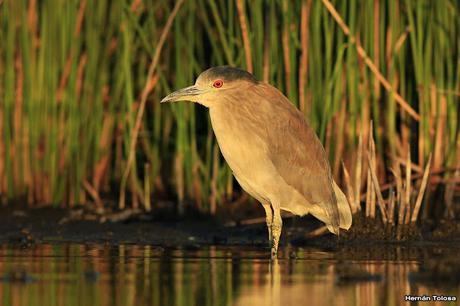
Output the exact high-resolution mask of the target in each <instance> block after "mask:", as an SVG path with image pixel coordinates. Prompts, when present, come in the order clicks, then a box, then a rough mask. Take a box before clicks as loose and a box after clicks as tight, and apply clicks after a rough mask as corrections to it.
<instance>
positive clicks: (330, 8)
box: [321, 0, 420, 121]
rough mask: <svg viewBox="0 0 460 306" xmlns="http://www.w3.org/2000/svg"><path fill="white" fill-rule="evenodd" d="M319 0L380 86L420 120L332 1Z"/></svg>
mask: <svg viewBox="0 0 460 306" xmlns="http://www.w3.org/2000/svg"><path fill="white" fill-rule="evenodd" d="M321 1H322V2H323V4H324V6H325V7H326V8H327V10H328V11H329V12H330V13H331V15H332V17H333V18H334V19H335V21H336V22H337V23H338V25H339V26H340V27H341V28H342V31H343V32H344V33H345V35H346V36H348V37H350V41H351V42H352V43H354V44H355V46H356V51H357V52H358V55H359V56H360V57H361V58H362V59H363V60H364V62H365V63H366V65H367V66H368V67H369V69H370V70H371V71H372V73H373V74H374V75H375V76H376V77H377V79H378V80H379V82H380V83H381V84H382V86H383V87H384V88H385V89H386V90H387V91H388V92H389V93H390V94H392V95H393V96H394V98H395V100H396V101H397V102H398V104H399V105H400V106H401V108H402V109H404V110H405V111H406V112H407V113H408V114H409V115H410V116H411V117H412V118H414V119H415V120H416V121H420V115H419V114H417V112H416V111H415V110H414V109H413V108H412V107H411V106H410V105H409V103H407V101H406V100H404V98H403V97H401V96H400V95H399V94H398V93H397V91H396V90H395V89H394V88H393V87H392V86H391V84H390V82H388V80H387V79H386V78H385V77H384V76H383V75H382V73H381V72H380V70H379V69H378V68H377V66H376V65H375V64H374V62H373V61H372V60H371V59H370V58H369V56H367V53H366V51H365V50H364V49H363V48H362V47H361V44H360V43H359V41H358V40H357V39H356V38H355V37H354V36H353V35H352V34H351V32H350V29H349V28H348V26H347V25H346V24H345V22H344V21H343V19H342V17H341V16H340V14H339V13H338V12H337V10H336V9H335V7H334V6H333V5H332V3H331V2H330V1H329V0H321Z"/></svg>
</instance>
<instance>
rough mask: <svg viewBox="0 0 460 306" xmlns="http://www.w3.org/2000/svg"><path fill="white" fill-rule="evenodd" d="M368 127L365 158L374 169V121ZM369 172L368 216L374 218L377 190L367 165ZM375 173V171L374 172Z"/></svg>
mask: <svg viewBox="0 0 460 306" xmlns="http://www.w3.org/2000/svg"><path fill="white" fill-rule="evenodd" d="M369 126H370V129H369V148H368V152H367V158H368V159H369V160H370V161H371V162H372V166H373V168H374V170H375V169H376V167H375V163H376V162H375V142H374V123H373V121H371V123H370V125H369ZM368 170H369V174H370V179H371V195H370V204H369V209H370V212H369V216H370V217H371V218H375V202H376V191H377V188H376V187H377V186H375V181H374V180H373V179H372V176H373V174H372V169H371V168H370V167H369V168H368ZM376 175H377V173H376Z"/></svg>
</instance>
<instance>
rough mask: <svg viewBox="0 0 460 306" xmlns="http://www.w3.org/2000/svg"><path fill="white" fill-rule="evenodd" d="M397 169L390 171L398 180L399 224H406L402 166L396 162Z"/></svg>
mask: <svg viewBox="0 0 460 306" xmlns="http://www.w3.org/2000/svg"><path fill="white" fill-rule="evenodd" d="M395 164H396V167H394V168H392V169H390V170H391V172H392V173H393V175H394V177H395V180H396V199H395V200H396V203H398V204H399V210H398V224H403V223H404V211H405V210H404V208H405V207H404V205H403V194H402V193H403V190H402V179H401V171H400V165H399V164H398V163H397V162H395Z"/></svg>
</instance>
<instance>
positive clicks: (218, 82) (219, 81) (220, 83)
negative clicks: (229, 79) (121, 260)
mask: <svg viewBox="0 0 460 306" xmlns="http://www.w3.org/2000/svg"><path fill="white" fill-rule="evenodd" d="M222 85H224V81H222V80H215V81H214V83H212V86H214V87H215V88H221V87H222Z"/></svg>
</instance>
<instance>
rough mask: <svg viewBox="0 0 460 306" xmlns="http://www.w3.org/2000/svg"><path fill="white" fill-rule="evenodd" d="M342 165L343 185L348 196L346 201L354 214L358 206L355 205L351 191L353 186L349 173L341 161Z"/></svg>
mask: <svg viewBox="0 0 460 306" xmlns="http://www.w3.org/2000/svg"><path fill="white" fill-rule="evenodd" d="M342 167H343V175H344V179H345V185H346V187H347V198H348V203H350V208H351V213H352V214H354V213H356V212H357V211H358V208H357V207H356V206H355V204H356V202H355V195H354V192H353V186H352V185H351V181H350V175H349V173H348V170H347V168H346V167H345V164H344V163H343V162H342Z"/></svg>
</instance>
